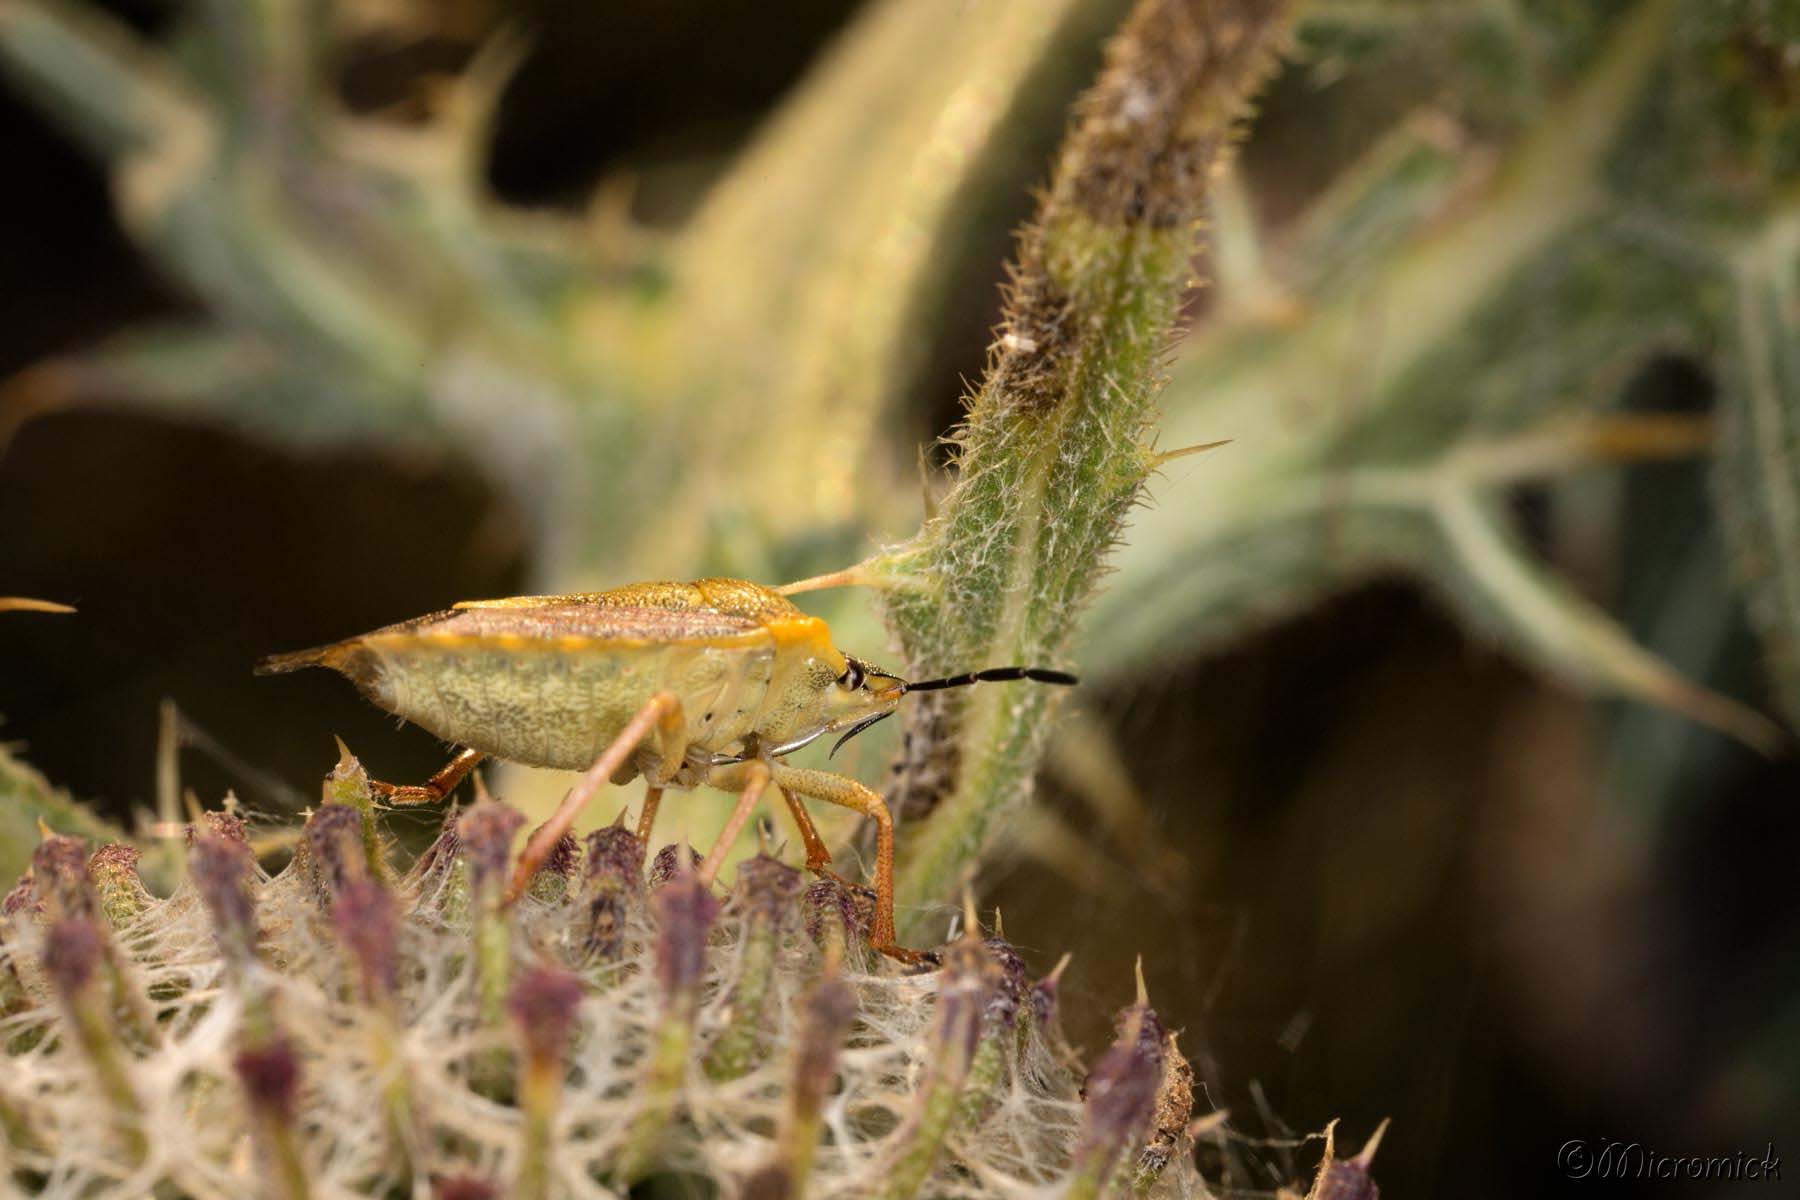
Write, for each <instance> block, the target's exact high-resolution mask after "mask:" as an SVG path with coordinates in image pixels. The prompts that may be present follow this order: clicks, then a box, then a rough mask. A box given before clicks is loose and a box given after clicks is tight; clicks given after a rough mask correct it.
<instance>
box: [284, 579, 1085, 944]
mask: <svg viewBox="0 0 1800 1200" xmlns="http://www.w3.org/2000/svg"><path fill="white" fill-rule="evenodd" d="M302 667H329V668H331V669H332V670H334V671H337V672H339V673H340V674H342V675H344V676H346V677H347V678H348V679H350V681H351V682H353V683H354V684H356V686H357V688H358V689H360V690H361V691H362V693H363V695H364V696H366V697H367V698H368V699H369V700H371V701H373V702H374V703H375V704H377V705H379V706H380V707H381V708H384V709H386V710H387V711H388V712H391V713H394V714H396V715H398V716H401V717H404V718H406V719H407V720H409V721H411V722H413V723H414V724H416V725H419V726H421V727H422V728H424V729H426V730H428V731H430V732H431V733H434V734H436V735H437V736H438V737H440V738H442V739H443V740H445V741H446V742H452V743H454V744H456V745H458V746H461V747H464V749H463V750H462V751H460V752H459V753H458V754H457V755H456V757H455V758H453V759H452V760H451V761H450V763H449V764H447V765H446V766H445V767H444V769H443V770H441V771H439V772H438V773H437V774H436V775H434V776H432V778H431V779H430V780H428V781H427V782H426V783H425V784H423V785H417V786H399V787H397V786H395V785H392V784H377V785H376V787H377V789H378V790H379V791H380V793H381V794H382V795H384V796H385V798H387V799H388V800H389V801H390V802H392V803H395V804H420V803H430V802H433V801H438V800H442V799H443V798H444V797H445V796H446V795H448V794H449V792H450V791H451V790H452V789H453V788H455V786H456V785H457V784H458V783H459V782H460V781H461V780H462V778H463V777H464V776H465V775H467V774H468V773H469V771H470V770H471V769H472V768H473V767H474V766H475V764H476V763H478V762H480V761H481V759H483V758H485V757H489V756H491V757H494V758H500V759H505V760H508V761H510V762H517V763H523V764H526V765H529V766H536V767H559V768H563V769H568V770H585V771H586V772H587V775H586V776H585V777H584V778H583V780H582V781H581V783H580V784H578V785H577V786H576V787H575V788H574V789H573V790H572V791H571V792H570V793H569V796H568V798H567V799H565V800H564V802H563V804H562V806H561V807H559V808H558V809H557V811H556V813H555V815H553V816H552V817H551V818H550V820H549V822H548V823H546V824H545V826H544V827H543V828H541V829H540V830H539V831H538V832H537V834H535V835H534V836H533V837H532V839H531V841H530V842H529V843H528V844H527V845H526V847H525V851H524V853H523V854H522V855H521V856H520V861H519V863H518V866H517V869H516V871H515V874H514V892H515V893H516V892H517V890H518V888H519V887H520V886H522V884H523V882H524V881H526V880H528V879H530V877H531V875H532V873H533V872H535V871H536V869H537V867H538V865H539V864H540V863H541V862H542V860H543V857H544V855H545V854H546V853H547V852H548V851H549V849H550V847H551V846H552V845H554V844H555V842H556V840H557V839H558V838H559V837H561V836H562V835H563V834H564V833H566V832H568V830H569V829H570V827H571V826H572V825H573V824H574V821H575V818H576V816H577V815H578V814H579V812H580V810H581V808H582V807H583V806H584V805H585V804H586V803H587V801H588V800H589V799H590V798H591V797H592V796H593V795H594V793H595V792H596V791H597V790H598V789H599V788H600V787H601V786H602V785H604V784H606V783H607V782H612V783H629V782H630V781H631V780H632V779H634V778H636V777H638V776H640V775H641V776H643V778H644V780H645V782H646V783H647V784H648V786H649V787H650V789H651V792H652V795H653V796H655V797H657V798H660V796H661V793H662V792H663V790H665V789H669V788H675V789H690V788H694V787H699V786H701V785H706V786H711V787H718V788H722V789H725V790H730V791H738V792H739V793H740V802H739V806H738V811H737V813H736V814H734V822H733V824H734V827H735V826H736V825H741V822H742V816H743V814H744V813H747V812H748V809H749V807H750V805H751V804H753V803H754V802H755V799H756V797H757V796H758V795H759V794H760V792H761V791H762V790H763V789H764V788H765V787H766V786H768V784H770V783H772V784H773V785H774V786H775V787H776V788H777V789H779V790H780V792H781V793H782V795H783V796H784V797H785V798H786V799H787V801H788V804H789V807H790V808H791V810H792V811H793V814H794V817H795V820H796V821H797V822H798V824H799V825H800V832H801V839H802V842H803V844H804V846H805V848H806V866H807V869H808V870H811V871H814V872H818V873H821V874H826V873H828V872H827V871H826V868H827V866H828V865H829V864H830V862H831V855H830V853H829V852H828V851H827V850H826V848H825V845H824V843H823V841H821V840H820V838H819V836H818V833H817V831H816V830H815V829H814V828H813V827H812V822H811V819H810V818H809V817H808V816H807V813H806V809H805V807H804V806H803V805H802V804H801V803H800V801H799V798H800V797H804V798H807V799H813V800H822V801H825V802H827V803H830V804H837V805H842V806H843V807H846V808H850V809H854V810H855V811H857V812H860V813H862V814H864V815H865V816H867V817H869V818H870V819H871V820H873V821H874V822H875V823H876V831H877V835H878V836H877V849H876V863H875V881H874V883H875V893H876V911H875V918H874V924H873V928H872V929H871V930H870V935H871V939H870V940H871V941H872V942H873V943H874V945H875V948H876V949H878V950H880V951H881V952H882V953H884V954H887V955H889V956H891V957H894V958H899V959H902V960H905V961H916V960H918V959H919V958H920V957H921V956H920V955H919V954H918V953H917V952H915V951H912V950H908V949H906V948H904V947H902V946H900V945H898V944H896V943H895V941H894V883H893V876H894V839H893V823H892V821H891V820H890V819H889V816H888V811H887V805H886V804H885V803H883V801H882V799H881V797H880V796H878V795H877V794H876V793H874V792H873V791H871V790H869V789H868V788H866V787H864V786H863V785H862V784H860V783H858V782H856V781H855V780H854V779H850V778H848V777H847V776H843V775H834V774H832V773H830V772H827V771H816V770H806V769H801V768H797V767H791V766H788V765H787V764H786V763H784V762H783V761H782V759H783V758H785V757H786V756H787V755H789V754H792V753H793V752H794V751H796V750H798V749H800V748H801V747H802V746H806V745H808V744H810V743H812V742H814V741H816V740H818V739H819V738H821V737H824V736H825V735H827V734H837V735H839V738H838V745H842V744H843V743H844V742H845V741H847V740H849V738H851V737H853V736H855V735H856V734H857V733H859V732H861V731H862V730H864V729H866V728H868V727H869V726H870V725H872V724H874V723H875V722H877V721H879V720H881V719H882V718H884V717H886V716H889V715H890V714H892V713H893V712H894V710H895V709H896V708H897V707H898V706H899V704H900V701H901V699H902V697H904V696H905V695H906V694H907V693H908V692H919V691H934V690H938V689H942V688H951V687H965V686H968V685H970V684H974V683H981V682H988V681H1005V680H1015V679H1030V680H1036V681H1038V682H1041V683H1056V684H1071V683H1074V682H1075V679H1074V676H1072V675H1068V674H1065V673H1063V672H1061V671H1053V670H1047V669H1044V668H1040V667H999V668H992V669H988V670H982V671H972V672H969V673H966V674H962V675H954V676H949V677H946V678H943V679H930V680H922V681H915V682H908V681H907V680H904V679H902V678H900V677H899V676H897V675H895V674H893V673H891V672H888V671H884V670H882V669H880V668H878V667H875V666H872V665H871V664H869V663H868V662H866V661H864V660H862V659H859V658H856V657H853V656H851V655H848V654H845V653H844V652H843V651H841V650H839V649H838V648H837V647H836V646H835V645H834V644H833V642H832V638H831V630H830V628H829V627H828V626H827V625H826V623H825V622H824V621H822V620H820V619H819V618H817V617H813V616H808V615H807V614H806V613H804V612H801V611H800V610H799V609H798V608H796V607H794V605H793V603H792V602H791V601H789V600H788V599H787V597H786V596H784V595H782V594H781V593H780V592H778V591H776V590H774V589H771V588H767V587H763V586H761V585H760V584H755V583H748V582H745V581H743V580H740V579H700V580H696V581H694V582H692V583H635V584H630V585H628V586H625V587H620V588H614V589H612V590H611V591H605V592H584V593H577V594H571V595H564V596H515V597H511V598H508V599H502V600H472V601H464V602H463V603H461V604H458V605H456V607H454V608H451V609H447V610H445V611H443V612H438V613H432V614H430V615H428V616H423V617H417V618H415V619H413V620H410V621H402V622H401V623H399V624H398V625H390V626H388V627H386V628H385V629H377V630H375V631H374V632H372V633H366V634H363V635H362V636H360V637H353V638H347V639H345V640H344V641H341V642H334V643H333V644H331V645H329V646H321V647H318V648H316V649H313V650H302V651H299V652H297V653H293V654H278V655H275V656H273V657H271V658H268V659H265V660H263V662H262V663H261V664H259V666H258V668H257V670H258V672H259V673H262V674H273V673H278V672H284V671H294V670H299V669H300V668H302ZM834 749H835V748H834ZM646 809H647V810H646V813H645V817H646V822H645V823H646V825H647V824H648V820H649V819H652V818H651V813H650V811H649V806H646ZM649 832H650V831H649V829H648V828H644V829H640V831H639V833H640V835H641V836H643V837H645V838H646V839H647V838H648V836H649ZM721 857H722V851H720V852H719V853H715V854H713V855H709V856H708V861H709V862H712V863H716V862H717V861H718V860H719V859H720V858H721Z"/></svg>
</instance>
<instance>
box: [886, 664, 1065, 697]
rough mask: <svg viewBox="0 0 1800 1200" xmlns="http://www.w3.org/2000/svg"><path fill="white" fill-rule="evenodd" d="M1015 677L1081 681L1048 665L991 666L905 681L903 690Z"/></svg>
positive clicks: (932, 689) (936, 689)
mask: <svg viewBox="0 0 1800 1200" xmlns="http://www.w3.org/2000/svg"><path fill="white" fill-rule="evenodd" d="M1015 679H1029V680H1032V681H1033V682H1035V683H1054V684H1057V685H1059V686H1061V687H1069V686H1071V685H1073V684H1075V683H1079V682H1080V681H1079V680H1078V679H1076V678H1075V676H1073V675H1071V674H1069V673H1068V672H1067V671H1052V670H1051V669H1050V668H1048V667H989V668H988V669H987V670H985V671H965V672H963V673H962V674H961V675H946V676H945V677H944V678H942V679H921V680H919V681H918V682H917V683H903V684H901V685H900V690H901V691H903V692H940V691H942V690H944V689H945V688H959V687H968V686H969V685H970V684H972V683H1009V682H1011V681H1012V680H1015Z"/></svg>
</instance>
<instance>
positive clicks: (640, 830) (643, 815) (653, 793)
mask: <svg viewBox="0 0 1800 1200" xmlns="http://www.w3.org/2000/svg"><path fill="white" fill-rule="evenodd" d="M662 796H663V790H662V789H661V788H659V787H657V786H656V785H654V784H652V785H650V786H649V787H647V788H645V789H644V807H643V808H642V809H640V810H639V811H638V823H637V840H638V841H640V842H642V843H644V846H645V848H646V852H647V851H648V847H649V845H650V832H651V830H653V829H655V828H656V810H657V809H659V808H661V807H662Z"/></svg>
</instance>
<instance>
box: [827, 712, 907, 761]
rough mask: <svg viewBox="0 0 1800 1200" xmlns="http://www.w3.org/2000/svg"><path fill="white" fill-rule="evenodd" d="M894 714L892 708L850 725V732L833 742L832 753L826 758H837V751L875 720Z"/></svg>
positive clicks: (884, 718) (882, 719)
mask: <svg viewBox="0 0 1800 1200" xmlns="http://www.w3.org/2000/svg"><path fill="white" fill-rule="evenodd" d="M893 715H894V710H893V709H891V708H890V709H888V710H887V711H886V712H878V713H876V714H875V715H874V716H872V717H864V718H863V719H862V720H860V721H858V722H857V723H856V724H854V725H852V726H851V727H850V730H849V732H848V733H846V734H844V736H843V737H841V738H839V739H838V740H837V742H836V743H835V744H833V746H832V747H831V753H830V754H827V755H826V756H825V757H826V758H836V757H837V752H838V751H839V750H842V749H843V748H844V743H845V742H847V741H849V740H850V739H851V738H853V737H855V736H856V735H857V734H859V733H861V732H862V731H863V730H865V729H867V728H868V727H869V726H871V725H873V724H875V722H877V721H885V720H887V719H888V718H889V717H891V716H893Z"/></svg>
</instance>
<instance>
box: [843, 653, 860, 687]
mask: <svg viewBox="0 0 1800 1200" xmlns="http://www.w3.org/2000/svg"><path fill="white" fill-rule="evenodd" d="M837 683H838V686H839V687H841V688H843V689H844V690H845V691H846V692H854V691H855V690H856V689H857V688H859V687H861V686H862V685H863V665H862V664H861V663H859V662H857V661H856V660H855V659H854V658H851V657H850V656H849V655H848V654H846V655H845V656H844V673H843V674H842V675H839V676H838V677H837Z"/></svg>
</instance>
